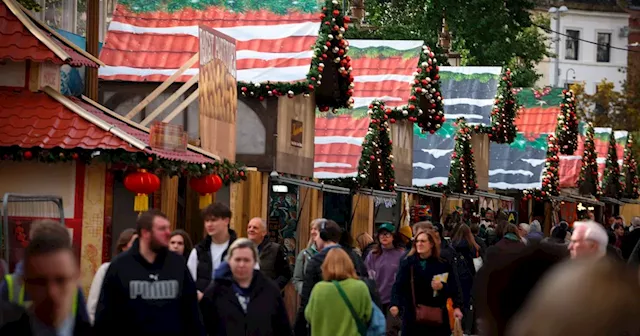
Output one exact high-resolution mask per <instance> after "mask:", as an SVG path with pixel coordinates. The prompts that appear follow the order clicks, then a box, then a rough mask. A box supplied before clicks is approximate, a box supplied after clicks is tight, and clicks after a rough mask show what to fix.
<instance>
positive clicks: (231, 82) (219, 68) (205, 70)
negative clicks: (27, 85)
mask: <svg viewBox="0 0 640 336" xmlns="http://www.w3.org/2000/svg"><path fill="white" fill-rule="evenodd" d="M199 37H200V72H199V76H200V79H199V85H198V90H199V102H200V141H201V146H202V148H203V149H205V150H207V151H209V152H211V153H213V154H215V155H218V156H220V157H221V158H223V159H227V160H229V161H231V162H235V159H236V114H237V112H238V92H237V87H236V40H235V39H233V38H231V37H229V36H227V35H225V34H222V33H220V32H218V31H216V30H215V29H212V28H209V27H206V26H200V30H199Z"/></svg>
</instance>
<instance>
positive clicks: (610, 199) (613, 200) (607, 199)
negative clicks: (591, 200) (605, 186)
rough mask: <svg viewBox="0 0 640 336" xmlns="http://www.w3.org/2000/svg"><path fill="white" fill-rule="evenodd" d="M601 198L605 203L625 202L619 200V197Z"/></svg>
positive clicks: (622, 203) (621, 203)
mask: <svg viewBox="0 0 640 336" xmlns="http://www.w3.org/2000/svg"><path fill="white" fill-rule="evenodd" d="M600 200H601V201H603V202H605V203H611V204H615V205H624V202H623V201H622V200H617V199H615V198H611V197H600Z"/></svg>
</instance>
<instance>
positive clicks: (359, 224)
mask: <svg viewBox="0 0 640 336" xmlns="http://www.w3.org/2000/svg"><path fill="white" fill-rule="evenodd" d="M373 210H374V206H373V197H371V196H366V195H360V194H357V195H353V208H352V209H351V211H353V222H351V236H352V237H356V236H357V235H359V234H361V233H363V232H367V233H369V234H371V235H372V234H373Z"/></svg>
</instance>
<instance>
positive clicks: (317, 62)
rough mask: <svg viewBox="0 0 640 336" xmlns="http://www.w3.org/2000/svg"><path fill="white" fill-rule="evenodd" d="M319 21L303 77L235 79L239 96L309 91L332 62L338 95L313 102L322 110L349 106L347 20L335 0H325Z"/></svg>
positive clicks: (305, 94)
mask: <svg viewBox="0 0 640 336" xmlns="http://www.w3.org/2000/svg"><path fill="white" fill-rule="evenodd" d="M320 19H321V20H322V23H321V25H320V31H319V33H318V38H317V40H316V43H315V45H314V46H313V47H312V49H313V55H312V58H311V69H310V70H309V73H308V74H307V80H306V81H302V82H297V83H273V82H266V83H253V82H248V83H247V82H238V92H240V94H241V95H242V96H243V97H252V98H257V99H259V100H260V101H262V100H264V99H265V98H267V97H280V96H287V97H289V98H293V97H294V96H296V95H299V94H303V95H304V96H305V97H308V96H309V94H310V93H311V92H313V91H315V90H316V88H318V87H319V86H320V85H322V80H323V75H326V74H325V73H324V70H325V67H327V64H328V63H333V64H332V65H331V66H329V67H327V68H328V69H332V70H335V71H336V72H337V75H336V76H335V80H336V81H337V86H338V88H339V92H340V94H339V97H338V98H336V100H335V101H334V102H328V103H327V102H326V101H322V102H320V101H316V104H317V105H318V109H319V110H320V111H322V112H327V111H329V109H330V108H334V110H335V109H337V108H341V107H346V108H352V107H353V99H352V98H351V96H352V95H353V76H352V75H351V70H352V69H351V58H350V57H349V56H347V52H348V51H349V42H348V41H347V40H346V39H344V36H343V35H344V33H345V31H346V30H347V29H348V26H349V22H351V19H350V18H349V17H348V16H345V15H344V12H343V11H342V8H341V5H340V2H339V1H338V0H333V1H327V2H326V4H325V6H324V7H322V14H320Z"/></svg>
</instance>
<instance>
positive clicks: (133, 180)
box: [124, 169, 160, 194]
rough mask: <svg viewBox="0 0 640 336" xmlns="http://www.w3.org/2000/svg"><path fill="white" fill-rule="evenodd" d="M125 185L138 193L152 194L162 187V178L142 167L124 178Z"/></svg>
mask: <svg viewBox="0 0 640 336" xmlns="http://www.w3.org/2000/svg"><path fill="white" fill-rule="evenodd" d="M124 187H125V188H127V190H129V191H131V192H133V193H136V194H152V193H154V192H156V191H157V190H158V189H160V178H159V177H158V176H157V175H155V174H152V173H149V172H148V171H146V170H145V169H140V170H138V171H136V172H134V173H131V174H129V175H127V176H126V177H125V178H124Z"/></svg>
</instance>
